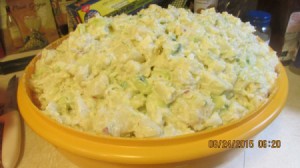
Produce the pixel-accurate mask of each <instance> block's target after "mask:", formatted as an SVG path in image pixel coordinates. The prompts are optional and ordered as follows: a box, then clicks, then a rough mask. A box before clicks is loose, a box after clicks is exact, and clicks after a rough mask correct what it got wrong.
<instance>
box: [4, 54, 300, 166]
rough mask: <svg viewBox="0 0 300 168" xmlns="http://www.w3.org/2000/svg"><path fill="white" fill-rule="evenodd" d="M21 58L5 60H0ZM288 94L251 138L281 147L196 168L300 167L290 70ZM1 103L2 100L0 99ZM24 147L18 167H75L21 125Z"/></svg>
mask: <svg viewBox="0 0 300 168" xmlns="http://www.w3.org/2000/svg"><path fill="white" fill-rule="evenodd" d="M18 57H22V56H16V57H10V58H4V59H3V60H0V61H5V60H9V59H15V58H18ZM286 70H287V75H288V78H289V95H288V100H287V103H286V106H285V108H284V109H283V111H282V113H281V114H280V115H279V116H278V117H277V118H276V119H275V120H274V121H273V122H272V123H271V124H270V125H269V126H268V127H267V128H266V129H264V130H263V131H262V132H260V133H259V134H258V135H257V136H255V137H254V138H252V140H254V142H255V143H257V142H258V141H259V140H280V142H281V147H280V148H275V149H271V148H266V149H265V148H258V147H257V146H256V147H254V148H252V149H233V150H231V151H229V152H224V153H221V154H217V155H214V156H210V157H207V158H203V159H201V160H200V161H199V167H221V168H223V167H225V168H227V167H228V168H241V167H242V168H256V167H266V168H267V167H292V168H293V167H295V168H296V167H300V160H299V158H298V156H299V154H300V144H299V143H300V122H299V121H300V101H299V100H300V75H299V74H298V75H297V74H295V73H293V72H291V71H290V69H289V68H288V67H287V68H286ZM15 74H16V75H17V76H21V75H22V72H17V73H13V74H8V75H0V89H5V88H6V86H7V83H8V80H9V79H10V78H11V77H12V76H13V75H15ZM0 101H1V99H0ZM23 133H24V135H23V138H24V140H23V145H22V153H21V156H20V161H19V164H18V166H17V167H18V168H29V167H34V168H39V167H40V168H54V167H55V168H56V167H57V168H58V167H63V168H77V166H75V165H74V164H72V163H71V162H70V161H68V160H67V159H66V158H64V156H63V155H62V154H60V153H59V152H58V151H57V150H56V148H55V147H54V146H52V145H51V144H49V143H48V142H47V141H45V140H44V139H42V138H41V137H39V136H38V135H37V134H35V133H34V132H33V131H32V130H31V129H30V128H29V127H28V126H27V125H26V124H24V123H23Z"/></svg>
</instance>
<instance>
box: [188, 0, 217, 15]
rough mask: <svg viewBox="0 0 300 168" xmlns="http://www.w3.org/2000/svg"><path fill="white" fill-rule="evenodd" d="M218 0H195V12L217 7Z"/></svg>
mask: <svg viewBox="0 0 300 168" xmlns="http://www.w3.org/2000/svg"><path fill="white" fill-rule="evenodd" d="M217 5H218V0H194V12H195V13H200V12H201V10H203V9H208V8H216V7H217Z"/></svg>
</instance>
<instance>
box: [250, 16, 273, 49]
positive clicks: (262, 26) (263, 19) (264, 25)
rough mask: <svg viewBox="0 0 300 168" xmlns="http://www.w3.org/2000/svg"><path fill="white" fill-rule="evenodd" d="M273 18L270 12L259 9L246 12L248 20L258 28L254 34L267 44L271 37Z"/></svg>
mask: <svg viewBox="0 0 300 168" xmlns="http://www.w3.org/2000/svg"><path fill="white" fill-rule="evenodd" d="M271 18H272V16H271V14H270V13H268V12H265V11H259V10H250V11H249V12H247V14H246V21H249V22H250V24H251V25H253V26H254V27H255V29H256V31H255V33H254V34H255V35H257V36H258V37H260V38H261V40H263V41H264V42H265V43H267V44H269V42H270V37H271V27H270V22H271Z"/></svg>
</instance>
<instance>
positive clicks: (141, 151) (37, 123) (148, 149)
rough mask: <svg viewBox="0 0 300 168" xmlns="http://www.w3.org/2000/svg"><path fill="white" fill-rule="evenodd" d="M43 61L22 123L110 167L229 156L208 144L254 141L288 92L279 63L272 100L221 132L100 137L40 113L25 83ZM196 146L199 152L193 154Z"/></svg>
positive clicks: (24, 94) (22, 102) (24, 102)
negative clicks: (33, 77) (31, 79)
mask: <svg viewBox="0 0 300 168" xmlns="http://www.w3.org/2000/svg"><path fill="white" fill-rule="evenodd" d="M39 57H40V54H38V55H37V56H36V57H35V58H34V59H33V60H32V61H31V62H30V64H29V65H28V66H27V67H26V69H25V73H24V75H23V76H22V78H21V81H20V84H19V88H18V103H19V108H20V112H21V115H22V117H23V119H24V120H25V122H26V123H27V125H28V126H29V127H31V128H32V129H33V131H35V132H36V133H37V134H38V135H40V136H42V137H43V138H44V139H46V140H47V141H48V142H50V143H51V144H53V145H55V146H57V147H58V148H61V149H63V150H66V151H68V152H71V153H74V154H76V155H79V156H82V157H87V158H90V159H95V160H103V161H107V162H117V163H126V164H128V163H130V164H161V163H171V162H178V161H186V160H191V159H197V158H201V157H205V156H209V155H212V154H215V153H219V152H222V151H225V150H227V149H228V148H209V146H208V143H209V140H247V139H249V138H250V137H252V136H254V135H255V134H257V133H258V132H260V131H261V130H263V129H264V128H265V127H266V126H267V125H269V124H270V123H271V122H272V121H273V120H274V119H275V118H276V117H277V116H278V115H279V113H280V112H281V110H282V108H283V106H284V104H285V101H286V98H287V92H288V79H287V75H286V72H285V69H284V67H283V66H282V64H281V63H279V64H278V66H277V71H278V78H277V81H276V83H277V85H276V86H277V87H275V88H273V91H272V92H271V94H270V96H269V99H268V101H266V102H265V103H263V104H262V105H261V106H260V107H259V108H257V109H256V110H254V111H252V112H250V113H248V114H247V115H246V116H244V117H242V118H241V119H238V120H236V121H233V122H231V123H228V124H225V125H222V126H220V127H217V128H212V129H209V130H204V131H201V132H197V133H192V134H185V135H179V136H175V137H163V138H143V139H139V138H120V137H110V136H104V135H103V136H101V135H99V136H98V135H93V134H90V133H84V132H81V131H78V130H76V129H73V128H70V127H66V126H64V125H62V124H60V123H58V122H56V121H54V120H53V119H51V118H49V117H48V116H46V115H45V114H44V113H42V112H40V110H39V109H38V108H37V107H36V105H35V104H34V103H33V101H32V100H31V94H32V93H31V90H30V88H29V87H28V82H29V81H28V80H27V79H29V77H30V75H31V73H32V72H33V71H34V65H35V62H36V61H37V60H38V59H39ZM45 130H47V131H45ZM244 130H247V131H244ZM58 137H59V138H58ZM82 146H84V148H82ZM196 146H201V148H200V149H197V150H194V149H195V147H196ZM177 151H178V152H177ZM179 151H180V152H179Z"/></svg>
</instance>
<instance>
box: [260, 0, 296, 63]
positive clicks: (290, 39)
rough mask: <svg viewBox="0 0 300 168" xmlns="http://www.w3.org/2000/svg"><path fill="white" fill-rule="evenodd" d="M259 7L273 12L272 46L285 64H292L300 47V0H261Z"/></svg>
mask: <svg viewBox="0 0 300 168" xmlns="http://www.w3.org/2000/svg"><path fill="white" fill-rule="evenodd" d="M257 8H258V9H259V10H264V11H267V12H269V13H271V14H272V20H271V28H272V35H271V40H270V46H271V47H272V48H273V49H274V50H275V51H276V52H277V55H278V56H279V58H280V60H281V61H282V63H283V64H284V65H288V64H290V63H291V62H293V61H294V60H295V59H296V55H297V53H298V52H297V51H298V49H299V41H300V40H299V38H300V35H299V32H300V1H299V0H272V1H271V0H259V1H258V6H257Z"/></svg>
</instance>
